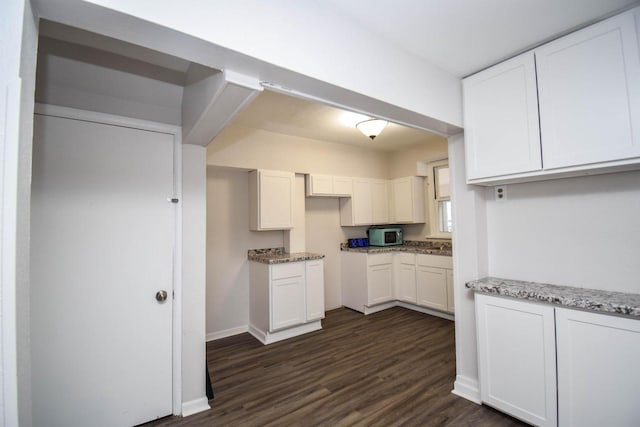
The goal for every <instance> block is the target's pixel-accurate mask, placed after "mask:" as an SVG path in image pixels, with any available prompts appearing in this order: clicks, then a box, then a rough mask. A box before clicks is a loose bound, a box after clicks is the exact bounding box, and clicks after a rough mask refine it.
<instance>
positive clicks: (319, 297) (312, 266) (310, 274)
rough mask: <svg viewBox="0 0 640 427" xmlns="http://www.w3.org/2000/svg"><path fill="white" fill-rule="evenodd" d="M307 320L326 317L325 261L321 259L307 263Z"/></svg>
mask: <svg viewBox="0 0 640 427" xmlns="http://www.w3.org/2000/svg"><path fill="white" fill-rule="evenodd" d="M305 264H306V277H305V284H306V320H307V322H309V321H311V320H317V319H322V318H324V262H323V261H322V260H321V259H320V260H313V261H307V262H306V263H305Z"/></svg>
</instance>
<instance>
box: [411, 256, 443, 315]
mask: <svg viewBox="0 0 640 427" xmlns="http://www.w3.org/2000/svg"><path fill="white" fill-rule="evenodd" d="M416 288H417V289H416V291H417V298H418V305H422V306H424V307H431V308H435V309H438V310H446V309H447V278H446V273H445V270H444V269H443V268H434V267H424V266H420V265H419V266H418V267H417V268H416Z"/></svg>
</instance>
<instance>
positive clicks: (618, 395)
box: [475, 293, 640, 427]
mask: <svg viewBox="0 0 640 427" xmlns="http://www.w3.org/2000/svg"><path fill="white" fill-rule="evenodd" d="M475 298H476V322H477V334H478V370H479V374H480V375H479V376H480V378H479V379H480V395H481V399H482V401H483V402H484V403H486V404H488V405H491V406H493V407H495V408H497V409H500V410H502V411H504V412H506V413H508V414H511V415H513V416H515V417H517V418H520V419H522V420H524V421H527V422H529V423H531V424H534V425H540V426H555V425H560V426H561V427H578V426H579V427H591V426H593V427H599V426H616V427H626V426H629V427H630V426H637V425H639V420H640V400H639V399H638V384H640V369H638V360H640V320H638V319H632V318H625V317H619V316H615V315H608V314H601V313H592V312H585V311H580V310H574V309H567V308H561V307H555V308H554V307H553V306H552V305H549V304H540V303H533V302H527V301H520V300H515V299H510V298H501V297H496V296H491V295H486V294H479V293H476V296H475ZM556 392H557V394H556ZM556 396H557V398H556Z"/></svg>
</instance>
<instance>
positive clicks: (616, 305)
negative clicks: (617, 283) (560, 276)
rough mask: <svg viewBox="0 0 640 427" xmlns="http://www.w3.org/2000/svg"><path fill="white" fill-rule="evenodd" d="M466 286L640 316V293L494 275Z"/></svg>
mask: <svg viewBox="0 0 640 427" xmlns="http://www.w3.org/2000/svg"><path fill="white" fill-rule="evenodd" d="M466 287H467V288H469V289H472V290H474V291H476V292H482V293H487V294H496V295H503V296H507V297H512V298H516V299H525V300H530V301H538V302H545V303H551V304H555V305H560V306H564V307H569V308H581V309H586V310H591V311H596V312H602V313H615V314H623V315H627V316H633V317H638V318H640V294H631V293H626V292H613V291H602V290H598V289H586V288H575V287H572V286H560V285H550V284H546V283H536V282H525V281H521V280H509V279H500V278H497V277H485V278H483V279H479V280H473V281H471V282H468V283H466Z"/></svg>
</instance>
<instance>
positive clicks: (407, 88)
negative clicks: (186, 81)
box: [37, 0, 462, 134]
mask: <svg viewBox="0 0 640 427" xmlns="http://www.w3.org/2000/svg"><path fill="white" fill-rule="evenodd" d="M37 3H38V8H39V10H40V11H41V13H42V14H43V16H45V17H46V18H47V19H50V20H53V21H58V22H62V23H66V24H68V25H73V26H76V27H79V28H83V29H87V30H90V31H94V32H97V33H100V34H104V35H108V36H111V37H115V38H118V39H122V40H125V41H128V42H131V43H134V44H138V45H141V46H145V47H149V48H151V49H155V50H158V51H160V52H165V53H168V54H171V55H174V56H177V57H181V58H184V59H187V60H190V61H192V62H196V63H199V64H202V65H205V66H208V67H212V68H215V69H218V70H233V71H237V72H240V73H242V74H245V75H248V76H254V77H257V78H259V79H260V80H267V81H271V82H275V83H279V84H281V85H283V86H285V87H288V88H293V89H297V90H299V91H301V92H305V93H309V94H312V95H315V96H319V97H322V98H325V99H329V100H332V101H334V102H338V103H339V104H342V105H349V106H351V107H352V108H355V109H359V110H362V111H365V112H369V113H371V114H372V115H376V116H380V117H387V118H390V119H392V120H393V121H396V122H405V123H414V124H415V125H418V126H422V127H424V128H426V129H433V130H437V131H439V132H442V133H443V134H450V133H454V132H456V131H458V130H459V127H460V126H461V123H462V109H461V86H460V81H459V79H458V78H456V77H454V76H453V75H451V74H448V73H446V72H444V71H442V70H441V69H439V68H437V67H435V66H434V65H433V64H431V63H429V62H427V61H425V60H424V59H422V58H419V57H417V56H415V55H412V54H410V53H408V52H406V51H403V50H399V49H397V48H396V46H395V45H393V44H392V43H390V42H388V41H386V40H384V39H382V38H380V37H379V36H377V35H376V34H373V33H371V32H369V31H367V30H366V29H364V28H363V27H362V26H361V25H359V24H358V23H357V22H355V21H354V20H352V19H349V18H346V17H345V16H343V15H342V14H340V13H339V12H338V11H336V10H335V9H333V8H332V7H331V6H330V5H328V4H323V3H322V2H317V1H305V2H298V1H295V0H277V1H271V2H263V1H260V0H249V1H245V2H227V1H211V2H201V1H198V0H187V1H183V2H179V3H175V2H162V3H158V2H155V1H152V0H143V1H136V2H130V1H126V0H98V1H95V0H94V1H88V0H56V1H50V0H39V1H38V2H37ZM318 29H329V30H328V31H319V30H318ZM371 46H375V47H376V49H375V50H372V49H371ZM381 64H384V66H381ZM390 76H391V78H392V79H393V84H389V83H390V80H389V78H390Z"/></svg>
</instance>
